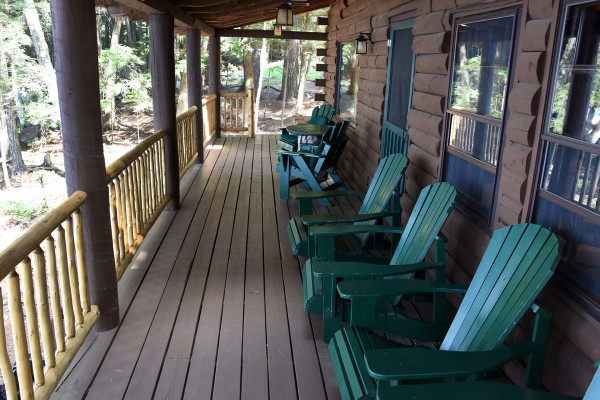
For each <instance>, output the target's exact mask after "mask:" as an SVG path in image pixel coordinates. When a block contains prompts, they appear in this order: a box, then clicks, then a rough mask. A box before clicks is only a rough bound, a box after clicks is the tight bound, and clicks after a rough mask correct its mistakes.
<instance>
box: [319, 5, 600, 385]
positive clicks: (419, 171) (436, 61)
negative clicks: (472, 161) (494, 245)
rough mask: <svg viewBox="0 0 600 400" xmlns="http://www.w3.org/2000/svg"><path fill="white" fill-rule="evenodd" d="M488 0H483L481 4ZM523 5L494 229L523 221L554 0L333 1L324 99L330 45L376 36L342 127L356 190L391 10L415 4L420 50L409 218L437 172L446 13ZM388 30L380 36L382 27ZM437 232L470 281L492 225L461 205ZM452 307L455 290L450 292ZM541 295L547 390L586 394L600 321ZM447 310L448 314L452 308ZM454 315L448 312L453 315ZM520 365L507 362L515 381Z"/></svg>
mask: <svg viewBox="0 0 600 400" xmlns="http://www.w3.org/2000/svg"><path fill="white" fill-rule="evenodd" d="M485 3H489V4H485ZM512 4H523V18H522V21H521V27H520V30H521V41H520V44H519V49H518V55H517V60H516V64H515V68H516V70H515V77H516V81H515V84H514V87H513V89H512V91H511V93H510V94H509V100H508V105H507V106H508V109H509V110H510V118H509V119H508V121H507V123H506V133H505V144H504V153H503V157H502V159H501V161H500V162H501V173H502V176H501V177H500V181H499V182H500V183H499V193H498V198H497V202H498V205H497V212H496V216H495V217H496V219H495V221H494V224H495V228H498V227H501V226H504V225H506V224H513V223H518V222H523V221H526V220H527V218H528V211H529V208H530V207H531V204H529V203H530V198H531V191H532V189H533V188H534V187H535V181H534V172H535V165H536V163H537V154H538V146H539V138H540V135H541V121H542V116H543V108H544V104H543V103H544V99H545V98H546V95H547V93H546V88H547V84H546V83H547V82H548V81H549V80H550V73H549V70H550V61H551V50H552V49H551V48H549V41H551V38H552V37H554V30H555V27H556V19H557V7H558V1H557V0H533V1H532V0H529V1H527V0H525V1H524V2H518V1H511V0H507V1H485V2H482V1H476V0H415V1H406V0H394V1H385V2H382V1H377V0H361V1H358V0H337V1H335V2H334V3H333V4H332V7H331V9H330V13H329V27H328V35H329V40H328V42H327V55H328V56H330V57H333V59H329V58H328V64H329V67H328V68H327V70H328V71H330V72H327V73H325V74H324V78H325V79H326V80H327V82H326V83H327V84H326V88H325V94H326V100H327V101H328V102H329V103H331V104H333V101H334V98H335V79H336V77H335V72H334V71H335V67H334V61H332V60H335V57H336V44H337V43H338V42H344V41H351V40H354V39H356V37H357V36H358V34H359V32H361V31H368V30H371V29H373V36H372V37H373V40H374V42H375V43H374V44H373V45H369V53H368V54H367V55H362V56H360V58H359V65H360V68H361V71H360V80H359V93H360V95H359V98H358V101H359V104H358V107H357V110H358V111H357V117H356V125H355V126H353V127H351V128H350V129H349V133H348V135H349V137H350V143H349V144H348V147H347V150H346V154H345V155H344V157H343V159H342V161H341V172H342V174H343V175H344V176H345V177H346V178H347V180H348V183H349V184H350V185H351V186H353V187H354V188H355V189H362V190H364V189H366V187H367V185H368V183H369V182H370V177H371V176H372V175H373V172H374V170H375V168H376V166H377V162H378V158H379V151H380V146H381V127H382V126H381V125H382V124H381V121H382V118H383V110H384V99H382V98H381V97H382V96H384V93H385V83H386V77H387V62H388V48H387V45H386V41H387V39H388V38H389V33H388V32H389V19H390V17H393V16H396V15H399V14H402V13H404V12H407V11H411V10H416V11H417V16H416V19H415V26H414V28H413V34H414V35H415V40H414V42H413V51H414V52H415V54H416V56H417V60H416V66H415V77H414V97H413V108H412V110H410V112H409V115H408V121H409V124H410V127H411V128H410V131H409V134H410V136H411V144H410V147H409V159H410V165H409V167H408V169H407V171H406V176H407V181H406V194H405V195H404V196H403V197H402V199H401V203H402V209H403V213H404V214H403V219H404V220H406V219H407V218H408V215H409V213H410V211H411V210H412V208H413V206H414V199H416V197H417V196H418V194H419V192H420V190H421V189H422V188H423V187H424V186H426V185H428V184H431V183H433V182H436V181H438V180H440V179H441V173H442V166H441V158H440V157H441V154H442V152H443V147H444V146H443V138H444V131H443V120H444V111H445V107H446V103H447V99H446V97H447V93H448V85H449V80H450V79H449V68H450V62H451V60H450V58H449V51H450V47H451V44H452V43H451V37H452V34H451V31H452V20H453V18H454V17H455V15H457V14H458V15H464V14H465V13H468V12H471V13H472V12H473V11H475V12H476V13H481V14H484V13H485V12H486V9H490V10H497V9H498V8H499V7H502V6H503V5H506V6H510V5H512ZM384 32H385V33H386V34H385V35H384V34H383V33H384ZM443 233H444V234H445V235H446V236H447V238H448V243H447V252H448V257H447V264H448V265H447V276H448V279H449V280H450V281H452V282H456V283H460V284H468V283H470V280H471V278H472V276H473V274H474V271H475V268H476V267H477V265H478V263H479V260H480V259H481V257H482V255H483V252H484V251H485V248H486V247H487V244H488V242H489V238H490V236H489V232H487V231H485V230H483V229H481V228H479V227H478V226H476V225H474V224H473V223H472V222H471V221H470V219H469V217H468V216H466V215H464V214H462V213H461V212H459V211H458V210H457V211H455V212H454V213H452V214H451V216H450V218H449V220H448V222H447V223H446V224H445V226H444V229H443ZM449 300H450V303H451V304H452V305H453V307H454V309H456V307H458V305H459V304H460V297H457V296H449ZM540 303H541V304H542V305H543V306H545V307H547V308H548V309H550V310H551V311H552V313H553V314H554V318H553V320H552V331H551V334H550V340H549V350H548V355H547V363H546V370H545V377H544V384H545V386H546V387H547V388H548V389H549V390H551V391H554V392H559V393H564V394H570V395H579V396H581V395H583V393H584V392H585V389H586V388H587V386H588V385H589V382H590V380H591V377H592V375H593V373H594V369H593V367H592V364H593V360H596V359H599V358H600V343H598V342H597V340H595V338H597V337H600V322H599V321H597V320H596V319H594V318H593V317H592V316H591V315H590V314H588V313H586V312H585V311H584V310H583V309H582V308H581V307H580V306H579V305H578V304H577V303H574V302H573V301H571V300H570V299H569V298H568V296H565V295H564V294H563V293H561V292H560V290H558V289H557V288H556V287H554V286H552V285H550V286H549V287H548V288H547V289H546V290H545V291H544V292H543V293H542V295H541V296H540ZM450 314H452V313H450ZM451 317H452V316H450V318H451ZM531 327H532V322H531V320H530V319H525V320H524V322H523V323H522V324H521V325H520V326H519V327H518V328H517V329H516V331H515V333H514V334H513V335H512V337H511V339H510V340H511V341H514V340H517V339H520V338H526V337H528V335H530V332H531ZM523 371H524V368H523V364H520V363H514V364H512V365H511V366H510V367H508V368H506V372H507V374H508V375H509V376H510V377H511V378H512V379H513V380H514V381H515V382H516V383H521V382H520V380H521V379H522V376H523Z"/></svg>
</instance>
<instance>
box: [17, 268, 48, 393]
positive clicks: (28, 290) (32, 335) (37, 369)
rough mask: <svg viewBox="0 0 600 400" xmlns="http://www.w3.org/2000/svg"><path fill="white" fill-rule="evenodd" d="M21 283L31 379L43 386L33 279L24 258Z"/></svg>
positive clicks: (42, 368)
mask: <svg viewBox="0 0 600 400" xmlns="http://www.w3.org/2000/svg"><path fill="white" fill-rule="evenodd" d="M20 266H21V278H22V283H23V303H25V312H26V315H27V335H28V336H29V350H30V351H31V364H32V366H33V378H34V380H35V383H36V384H37V385H43V384H44V367H43V362H42V346H41V345H40V333H39V331H38V321H37V312H36V310H35V301H34V293H33V277H32V274H31V260H30V259H29V257H26V258H25V259H24V260H23V261H22V262H21V264H20Z"/></svg>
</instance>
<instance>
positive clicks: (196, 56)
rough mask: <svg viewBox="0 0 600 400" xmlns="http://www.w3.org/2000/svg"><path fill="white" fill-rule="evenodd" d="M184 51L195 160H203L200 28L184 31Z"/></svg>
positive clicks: (198, 161) (201, 161)
mask: <svg viewBox="0 0 600 400" xmlns="http://www.w3.org/2000/svg"><path fill="white" fill-rule="evenodd" d="M185 45H186V48H185V53H186V59H187V86H188V87H187V90H188V105H189V107H193V106H196V107H198V111H196V150H197V151H198V157H197V159H196V162H197V163H199V164H201V163H203V162H204V134H203V132H204V128H203V127H202V124H203V121H202V70H201V64H200V47H201V44H200V30H199V29H188V30H187V31H186V40H185Z"/></svg>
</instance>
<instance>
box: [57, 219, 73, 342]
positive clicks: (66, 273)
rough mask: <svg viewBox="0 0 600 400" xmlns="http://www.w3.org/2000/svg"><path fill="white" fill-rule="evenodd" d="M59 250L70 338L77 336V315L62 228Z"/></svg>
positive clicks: (63, 301) (67, 327)
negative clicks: (74, 312) (72, 296)
mask: <svg viewBox="0 0 600 400" xmlns="http://www.w3.org/2000/svg"><path fill="white" fill-rule="evenodd" d="M56 232H57V249H58V277H59V281H60V298H61V301H62V310H63V314H64V317H65V334H66V336H67V337H68V338H72V337H73V336H75V315H74V314H73V300H72V299H71V290H70V288H69V287H70V284H69V267H68V264H69V261H68V257H67V243H66V240H65V230H64V229H63V227H62V226H59V227H58V228H57V229H56Z"/></svg>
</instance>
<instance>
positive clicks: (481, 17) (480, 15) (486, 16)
mask: <svg viewBox="0 0 600 400" xmlns="http://www.w3.org/2000/svg"><path fill="white" fill-rule="evenodd" d="M522 14H523V9H522V6H521V5H517V6H512V7H508V8H500V9H495V10H492V11H486V10H477V11H476V12H475V13H473V14H468V15H461V16H457V17H456V18H455V19H454V21H453V24H452V41H451V44H450V51H449V64H450V65H449V69H448V77H449V84H448V94H447V96H446V109H445V111H444V117H443V118H444V119H443V123H444V126H443V152H442V157H441V178H442V180H446V172H447V171H446V170H447V168H446V161H447V154H450V155H452V156H455V157H458V158H460V159H462V160H463V161H465V162H468V163H471V164H473V165H475V166H477V167H478V168H480V169H482V170H484V171H486V172H489V173H492V174H493V175H494V187H493V190H492V201H491V205H490V212H489V215H488V218H487V220H484V219H483V218H482V217H481V216H480V215H479V214H477V213H476V212H475V211H473V210H472V209H471V208H470V207H469V206H467V205H466V204H464V203H463V202H462V201H461V200H460V193H459V196H458V201H457V203H456V210H458V211H459V212H460V213H462V214H464V215H466V216H468V217H469V218H471V219H472V220H475V221H476V222H477V224H478V225H479V226H481V227H483V228H485V229H486V230H487V231H488V232H491V231H492V230H493V228H494V220H495V217H496V209H497V206H498V201H497V200H498V191H499V186H500V178H501V176H502V162H501V160H502V156H503V152H504V147H505V142H506V125H507V124H506V122H507V121H508V118H509V116H510V110H509V107H508V98H509V94H510V92H511V90H512V89H513V87H514V83H515V82H516V63H517V56H518V51H519V40H520V33H521V32H520V30H521V20H522ZM509 16H512V17H514V25H513V32H512V35H511V43H512V48H511V51H510V59H509V62H508V66H509V74H508V76H507V81H506V93H505V98H504V110H503V115H502V118H500V119H497V118H493V117H490V116H486V115H480V114H477V113H474V112H472V111H466V110H459V109H455V108H453V107H452V95H453V87H454V69H455V68H454V67H455V60H454V58H455V54H456V43H457V39H458V29H457V27H458V26H459V25H461V24H469V23H475V22H484V21H490V20H493V19H499V18H503V17H509ZM452 116H462V117H466V118H470V119H473V120H476V121H480V122H483V123H486V124H491V125H500V127H501V129H500V138H499V141H498V165H496V166H495V167H494V166H492V165H490V164H488V163H486V162H484V161H481V160H478V159H477V158H475V157H472V156H470V155H468V154H466V153H463V152H461V151H459V150H457V149H453V148H452V147H451V146H450V145H449V141H450V128H451V123H450V121H451V118H452Z"/></svg>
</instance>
